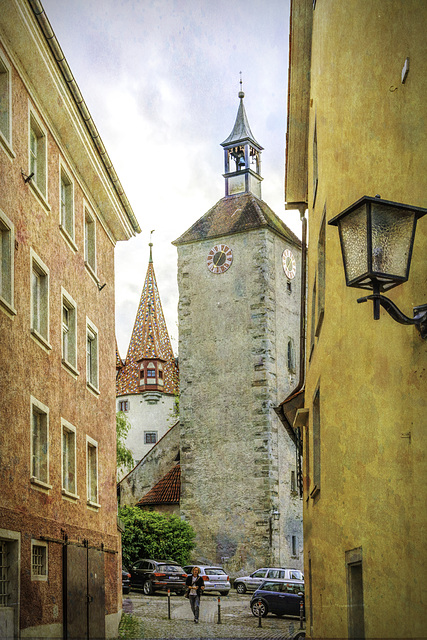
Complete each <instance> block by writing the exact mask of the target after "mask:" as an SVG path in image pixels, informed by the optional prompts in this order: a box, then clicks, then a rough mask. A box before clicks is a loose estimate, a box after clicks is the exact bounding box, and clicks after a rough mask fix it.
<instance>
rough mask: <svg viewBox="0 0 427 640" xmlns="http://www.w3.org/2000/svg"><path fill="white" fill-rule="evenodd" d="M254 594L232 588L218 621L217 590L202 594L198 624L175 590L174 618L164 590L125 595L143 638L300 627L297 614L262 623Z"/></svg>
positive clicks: (283, 631) (285, 632)
mask: <svg viewBox="0 0 427 640" xmlns="http://www.w3.org/2000/svg"><path fill="white" fill-rule="evenodd" d="M250 598H251V596H250V595H238V594H237V593H235V592H233V591H231V592H230V594H229V595H228V596H227V597H221V624H218V598H217V596H216V594H208V595H204V596H203V597H202V601H201V606H200V622H199V624H198V625H196V624H195V623H194V622H193V616H192V614H191V610H190V604H189V602H188V601H187V600H186V599H185V598H184V597H183V596H177V595H175V594H171V598H170V603H171V607H170V608H171V619H170V620H169V619H168V598H167V595H166V594H164V593H158V594H156V595H154V596H145V595H144V594H143V593H140V592H136V591H132V592H131V593H130V594H128V595H124V596H123V611H124V613H127V614H132V615H133V616H136V617H137V618H138V619H139V621H140V622H141V635H140V638H144V639H149V638H241V639H243V638H281V639H284V638H289V637H292V635H293V634H294V633H295V632H297V631H298V630H299V627H300V623H299V619H297V618H278V617H276V616H273V615H268V616H267V617H266V618H262V621H261V624H262V627H261V628H259V626H258V619H257V618H255V617H254V616H253V615H252V612H251V609H250V607H249V602H250Z"/></svg>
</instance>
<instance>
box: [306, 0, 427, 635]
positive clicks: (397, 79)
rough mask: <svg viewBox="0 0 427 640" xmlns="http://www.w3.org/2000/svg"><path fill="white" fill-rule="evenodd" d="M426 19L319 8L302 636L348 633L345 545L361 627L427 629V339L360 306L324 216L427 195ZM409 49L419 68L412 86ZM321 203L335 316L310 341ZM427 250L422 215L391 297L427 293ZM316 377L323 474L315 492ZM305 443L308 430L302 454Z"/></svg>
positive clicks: (329, 300) (395, 9) (392, 8)
mask: <svg viewBox="0 0 427 640" xmlns="http://www.w3.org/2000/svg"><path fill="white" fill-rule="evenodd" d="M426 25H427V3H426V2H424V1H422V0H420V1H418V2H417V1H414V0H407V1H405V2H402V1H398V0H388V1H387V2H386V3H384V2H382V1H379V0H378V1H374V0H370V1H369V2H360V0H349V1H348V2H342V0H318V2H317V4H316V7H315V9H314V11H313V40H312V58H311V95H310V119H309V136H308V139H309V143H308V167H309V176H308V185H309V191H308V206H309V248H308V304H307V309H308V318H307V326H308V336H307V379H306V393H305V402H306V404H305V406H306V407H309V408H310V419H309V425H308V431H306V433H305V435H306V436H307V434H308V436H309V441H308V453H309V455H308V456H307V455H305V460H304V465H305V476H306V477H305V495H304V556H305V577H306V594H307V602H306V611H307V637H312V638H338V637H339V638H345V637H348V606H347V591H348V587H347V573H346V557H345V553H346V551H349V550H352V549H355V548H358V547H362V555H363V598H364V623H365V636H366V637H369V638H397V637H399V638H409V637H425V635H426V629H427V619H426V607H425V596H426V575H427V571H426V553H425V535H426V504H427V492H426V465H425V451H426V448H427V447H426V444H427V442H426V440H427V435H426V434H427V430H426V427H427V406H426V405H427V372H426V369H427V341H423V340H422V338H421V337H420V335H419V333H418V332H417V330H416V329H415V328H414V327H408V326H404V325H400V324H398V323H396V322H395V321H394V320H392V319H391V318H390V317H389V316H388V314H387V313H386V312H385V311H384V310H381V319H380V320H379V321H374V319H373V310H372V303H371V302H368V303H365V304H360V305H359V304H357V302H356V299H357V298H358V297H360V296H362V295H364V293H363V291H361V290H360V291H359V290H357V289H352V288H347V287H346V285H345V277H344V269H343V265H342V256H341V249H340V244H339V237H338V231H337V228H336V227H331V226H328V224H327V222H328V220H330V219H331V218H332V217H334V216H335V215H337V214H338V213H339V212H340V211H342V210H343V209H345V208H346V207H347V206H349V205H350V204H352V203H353V202H355V201H356V200H358V199H359V198H360V197H362V196H363V195H369V196H375V195H376V194H380V195H381V197H382V198H384V199H386V200H393V201H397V202H402V203H406V204H411V205H416V206H419V207H427V178H426V176H427V154H426V137H427V107H426V96H427V39H426V38H425V28H426ZM406 58H409V74H408V76H407V79H406V81H405V83H404V84H402V82H401V72H402V68H403V65H404V63H405V60H406ZM315 123H316V124H315ZM315 126H316V135H317V159H318V186H317V194H316V198H315V203H314V207H313V187H312V184H313V137H314V128H315ZM324 212H325V215H326V278H325V314H324V319H323V323H322V325H321V327H320V329H319V330H318V336H316V337H314V339H313V337H312V329H311V327H312V326H313V327H316V326H317V324H318V317H317V311H316V317H315V319H314V322H312V317H311V315H312V314H311V310H312V307H313V287H314V282H315V278H317V281H316V285H317V295H319V274H318V273H317V272H318V239H319V230H320V224H321V220H322V216H323V214H324ZM426 254H427V216H426V217H424V218H422V219H421V220H420V221H419V223H418V226H417V233H416V237H415V244H414V250H413V258H412V266H411V272H410V277H409V281H408V282H407V283H405V284H403V285H402V286H399V287H397V288H396V289H393V290H392V291H391V292H389V293H388V297H390V298H391V299H392V300H393V301H394V302H395V303H396V304H397V305H398V307H399V308H400V309H401V310H402V311H403V312H404V313H405V314H406V315H408V316H412V308H413V307H414V306H416V305H420V304H424V303H426V302H427V286H426V285H427V268H426ZM315 307H317V302H316V304H315ZM311 345H312V348H311ZM317 388H320V424H321V426H320V433H321V436H320V441H321V454H320V457H321V484H320V491H319V492H318V493H317V495H313V496H312V497H310V493H311V492H312V490H313V488H314V483H313V474H312V470H313V410H312V403H313V398H314V395H315V392H316V390H317ZM306 447H307V441H306V442H305V449H304V453H305V454H307V448H306ZM307 464H308V467H307ZM307 472H308V473H307Z"/></svg>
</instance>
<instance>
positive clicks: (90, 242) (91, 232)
mask: <svg viewBox="0 0 427 640" xmlns="http://www.w3.org/2000/svg"><path fill="white" fill-rule="evenodd" d="M83 227H84V263H85V267H86V269H87V270H88V271H89V273H90V275H91V276H92V277H93V278H94V280H95V282H98V277H97V275H96V270H97V260H96V217H95V216H94V214H93V213H92V211H91V210H90V208H89V206H88V205H87V204H86V203H84V205H83Z"/></svg>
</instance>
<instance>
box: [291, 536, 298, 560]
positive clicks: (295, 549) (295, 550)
mask: <svg viewBox="0 0 427 640" xmlns="http://www.w3.org/2000/svg"><path fill="white" fill-rule="evenodd" d="M292 555H293V556H294V558H295V557H296V556H297V555H298V544H297V537H296V536H292Z"/></svg>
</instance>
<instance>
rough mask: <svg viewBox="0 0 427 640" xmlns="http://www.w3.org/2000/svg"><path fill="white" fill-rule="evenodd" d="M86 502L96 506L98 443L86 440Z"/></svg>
mask: <svg viewBox="0 0 427 640" xmlns="http://www.w3.org/2000/svg"><path fill="white" fill-rule="evenodd" d="M86 456H87V479H86V482H87V501H88V503H89V504H92V505H95V506H99V505H98V443H97V442H95V440H92V439H89V438H87V451H86Z"/></svg>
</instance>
